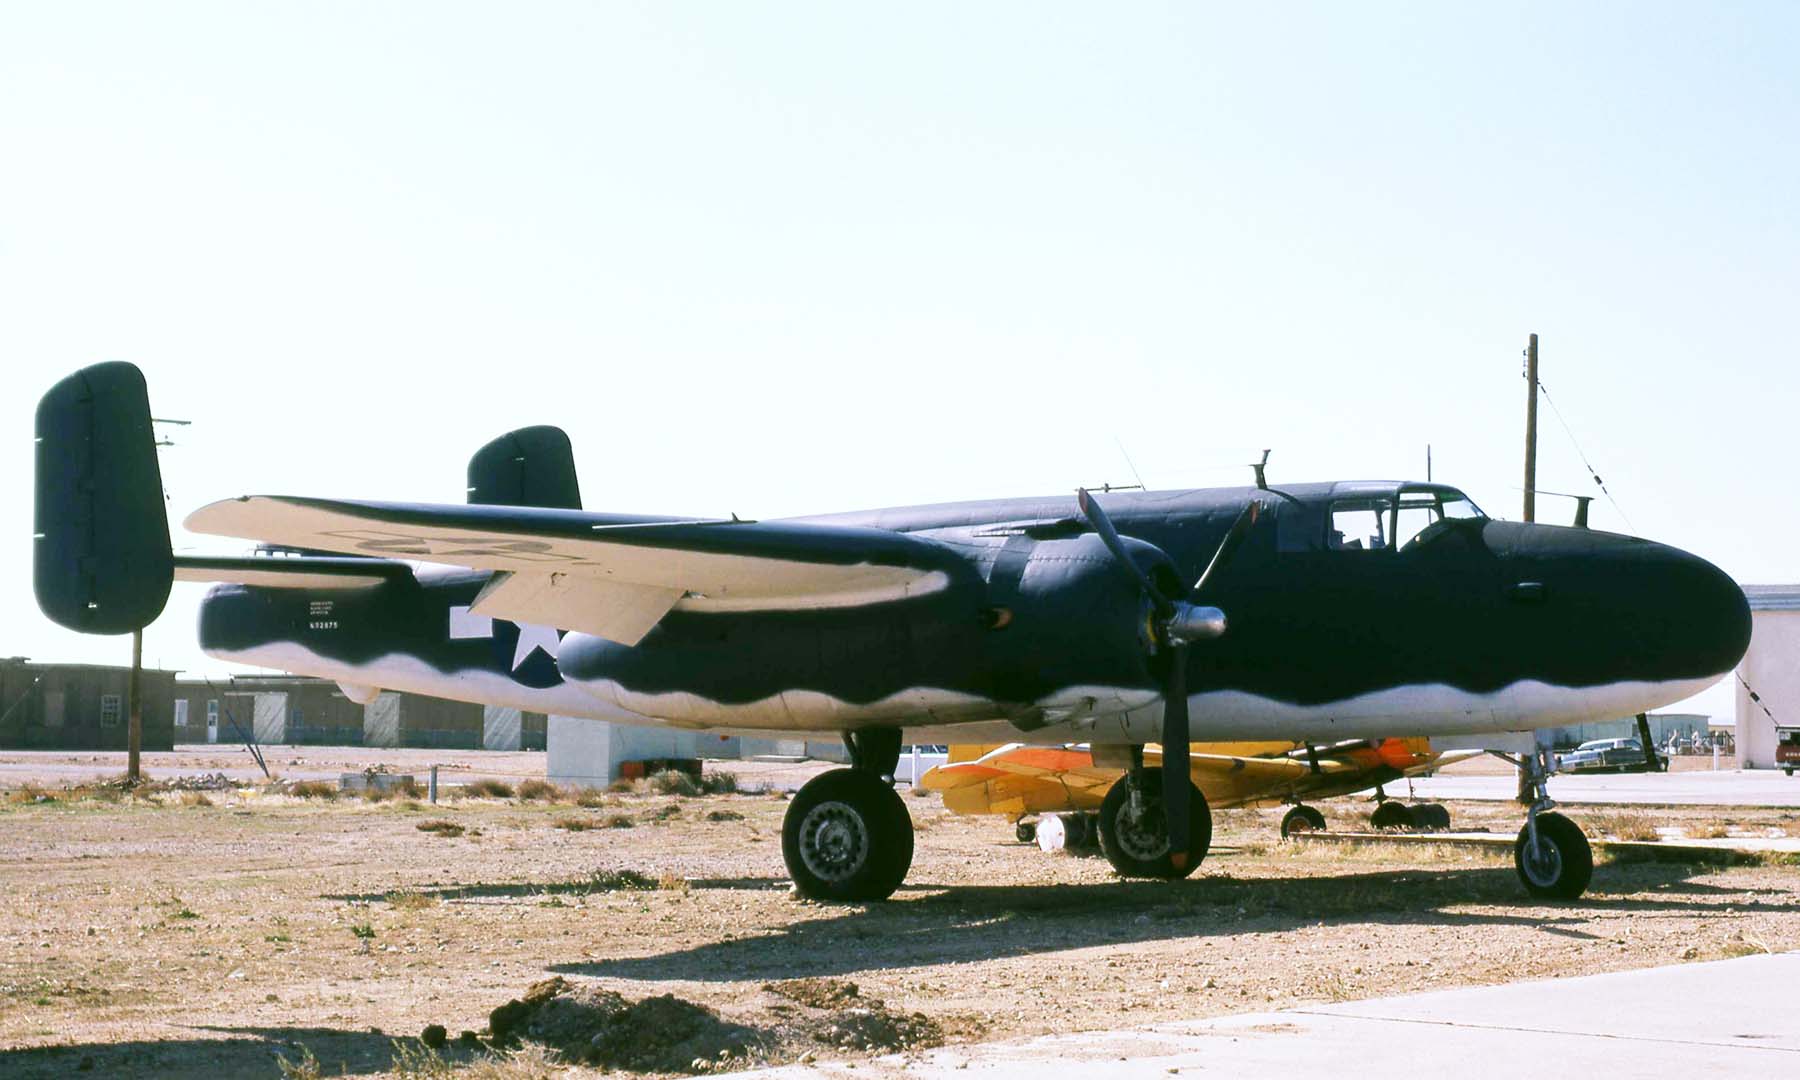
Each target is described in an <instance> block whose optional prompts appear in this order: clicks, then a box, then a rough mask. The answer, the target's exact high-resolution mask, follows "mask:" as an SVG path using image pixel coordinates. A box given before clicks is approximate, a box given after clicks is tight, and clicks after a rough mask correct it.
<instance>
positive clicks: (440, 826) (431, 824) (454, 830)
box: [413, 818, 464, 837]
mask: <svg viewBox="0 0 1800 1080" xmlns="http://www.w3.org/2000/svg"><path fill="white" fill-rule="evenodd" d="M413 827H414V828H416V829H418V830H419V831H420V832H427V833H436V834H437V835H439V836H451V837H454V836H461V835H462V834H463V831H464V830H463V827H462V826H461V825H458V824H457V823H456V822H454V821H445V820H444V819H443V818H434V819H432V820H431V821H421V822H419V823H418V824H417V825H415V826H413Z"/></svg>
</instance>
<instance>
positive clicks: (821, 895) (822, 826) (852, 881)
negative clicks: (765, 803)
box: [781, 728, 913, 900]
mask: <svg viewBox="0 0 1800 1080" xmlns="http://www.w3.org/2000/svg"><path fill="white" fill-rule="evenodd" d="M844 745H845V746H847V747H849V749H850V762H851V765H850V768H848V769H833V770H831V771H830V772H827V773H820V774H819V775H818V776H815V777H813V778H812V779H811V780H809V781H807V783H806V784H805V786H803V787H802V788H801V789H800V790H799V791H797V792H795V793H794V798H793V801H792V802H790V803H788V808H787V816H786V817H784V818H783V819H782V822H781V855H782V859H783V860H784V861H785V862H786V863H787V869H788V874H789V875H790V876H792V877H793V879H794V885H795V887H797V888H798V889H799V890H800V893H801V894H802V895H804V896H810V897H812V898H814V899H816V900H885V899H887V898H888V897H889V896H890V895H892V894H893V892H894V890H895V889H897V888H899V887H900V882H902V881H903V880H905V878H906V871H907V870H908V869H910V868H911V867H912V855H913V830H912V818H911V816H910V815H909V814H908V813H907V811H906V803H905V802H903V801H902V800H901V798H900V796H899V795H898V794H896V793H895V791H894V787H893V778H894V769H895V768H896V767H897V766H898V765H899V763H900V731H899V729H898V728H874V729H870V730H867V731H860V732H856V733H854V734H846V735H845V736H844Z"/></svg>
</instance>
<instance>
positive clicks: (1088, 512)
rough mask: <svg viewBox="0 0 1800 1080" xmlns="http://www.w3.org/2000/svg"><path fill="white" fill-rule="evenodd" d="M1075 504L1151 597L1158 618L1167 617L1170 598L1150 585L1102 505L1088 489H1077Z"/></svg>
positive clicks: (1107, 546)
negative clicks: (1101, 507)
mask: <svg viewBox="0 0 1800 1080" xmlns="http://www.w3.org/2000/svg"><path fill="white" fill-rule="evenodd" d="M1075 502H1076V504H1077V505H1078V506H1080V507H1081V513H1082V516H1084V517H1086V518H1087V519H1088V523H1089V524H1091V525H1093V527H1094V531H1095V532H1097V533H1099V534H1100V540H1101V542H1102V543H1104V544H1105V545H1106V550H1108V551H1110V552H1112V555H1113V558H1114V559H1116V560H1118V563H1119V565H1120V566H1121V567H1122V568H1124V570H1125V571H1126V572H1127V573H1129V574H1130V575H1131V576H1132V579H1133V580H1135V581H1136V582H1137V583H1138V586H1139V587H1140V588H1142V589H1143V590H1144V592H1145V594H1147V595H1148V596H1149V597H1150V602H1151V603H1152V604H1155V605H1156V610H1157V614H1158V616H1159V617H1167V616H1166V609H1167V608H1168V607H1169V600H1168V598H1167V597H1165V596H1163V594H1162V592H1161V591H1159V590H1158V589H1157V588H1156V586H1155V585H1152V584H1151V583H1150V575H1149V574H1146V573H1144V568H1143V567H1141V566H1139V565H1138V564H1137V561H1136V560H1134V559H1133V558H1132V557H1131V555H1130V553H1128V552H1127V551H1126V550H1125V542H1124V541H1123V540H1120V539H1119V530H1117V529H1115V528H1113V523H1112V519H1111V518H1109V517H1107V516H1106V511H1104V510H1102V509H1100V504H1099V503H1098V502H1095V501H1094V497H1093V496H1092V495H1089V494H1088V490H1087V488H1078V489H1076V492H1075Z"/></svg>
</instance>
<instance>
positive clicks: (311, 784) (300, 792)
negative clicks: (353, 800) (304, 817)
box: [287, 780, 338, 799]
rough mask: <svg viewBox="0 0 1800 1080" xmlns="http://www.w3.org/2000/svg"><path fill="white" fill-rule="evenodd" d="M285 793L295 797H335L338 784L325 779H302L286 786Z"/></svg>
mask: <svg viewBox="0 0 1800 1080" xmlns="http://www.w3.org/2000/svg"><path fill="white" fill-rule="evenodd" d="M287 793H288V794H289V795H292V796H293V797H294V798H296V799H335V798H337V797H338V786H337V785H336V784H333V783H331V782H329V781H326V780H302V781H301V782H300V783H298V784H295V785H293V786H292V787H290V788H288V790H287Z"/></svg>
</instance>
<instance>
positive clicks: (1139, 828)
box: [1100, 771, 1212, 881]
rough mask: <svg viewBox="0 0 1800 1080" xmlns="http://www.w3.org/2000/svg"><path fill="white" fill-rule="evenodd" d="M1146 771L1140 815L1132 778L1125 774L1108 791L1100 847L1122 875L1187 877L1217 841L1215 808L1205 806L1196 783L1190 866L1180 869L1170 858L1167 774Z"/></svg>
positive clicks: (1190, 825) (1103, 805)
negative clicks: (1164, 790) (1135, 809)
mask: <svg viewBox="0 0 1800 1080" xmlns="http://www.w3.org/2000/svg"><path fill="white" fill-rule="evenodd" d="M1142 776H1143V780H1144V799H1143V804H1144V809H1143V812H1142V813H1141V814H1140V815H1137V816H1133V814H1132V813H1131V777H1129V776H1124V777H1120V778H1119V781H1118V783H1115V784H1114V785H1113V786H1112V790H1110V791H1108V792H1107V793H1106V798H1105V800H1104V801H1102V802H1101V804H1100V850H1102V851H1104V852H1105V853H1106V861H1107V862H1110V863H1112V866H1113V869H1114V870H1117V871H1118V872H1119V874H1120V876H1122V877H1130V878H1161V879H1163V880H1164V881H1174V880H1177V879H1179V878H1184V877H1187V876H1188V875H1189V874H1191V873H1193V872H1194V869H1195V868H1196V867H1198V866H1199V865H1200V860H1202V859H1204V858H1206V850H1207V849H1208V848H1209V847H1211V846H1212V811H1211V810H1209V809H1207V807H1206V796H1204V795H1202V794H1201V793H1200V789H1199V788H1193V790H1192V794H1191V795H1190V796H1189V800H1190V801H1189V803H1188V837H1189V851H1188V858H1187V865H1186V866H1183V867H1181V868H1180V869H1176V867H1175V863H1174V861H1173V860H1172V859H1170V858H1169V833H1168V828H1167V826H1166V825H1165V824H1164V821H1163V805H1162V773H1161V772H1160V771H1158V772H1152V771H1145V772H1144V773H1143V774H1142ZM1189 783H1190V785H1191V783H1192V781H1190V782H1189Z"/></svg>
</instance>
